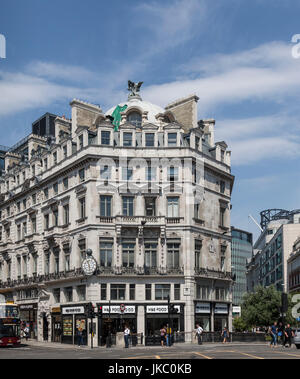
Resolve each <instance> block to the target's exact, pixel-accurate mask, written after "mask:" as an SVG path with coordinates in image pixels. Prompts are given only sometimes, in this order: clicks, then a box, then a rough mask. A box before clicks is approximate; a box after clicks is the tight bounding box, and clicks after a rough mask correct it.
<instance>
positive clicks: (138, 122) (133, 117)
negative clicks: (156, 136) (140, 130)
mask: <svg viewBox="0 0 300 379" xmlns="http://www.w3.org/2000/svg"><path fill="white" fill-rule="evenodd" d="M127 121H128V122H129V123H130V124H132V125H134V126H138V127H140V126H142V116H141V114H140V113H139V112H136V111H135V112H130V113H129V114H128V115H127Z"/></svg>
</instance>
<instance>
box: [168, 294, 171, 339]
mask: <svg viewBox="0 0 300 379" xmlns="http://www.w3.org/2000/svg"><path fill="white" fill-rule="evenodd" d="M170 327H171V325H170V296H169V295H168V330H167V334H168V344H167V346H171V333H170V331H171V329H170Z"/></svg>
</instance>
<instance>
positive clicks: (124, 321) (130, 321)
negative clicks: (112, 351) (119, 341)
mask: <svg viewBox="0 0 300 379" xmlns="http://www.w3.org/2000/svg"><path fill="white" fill-rule="evenodd" d="M125 325H127V326H128V327H129V329H130V332H131V333H136V317H134V318H133V317H128V316H125V315H124V316H122V317H120V316H115V315H114V316H111V322H109V321H108V317H106V318H105V317H103V318H102V319H99V335H98V344H99V345H100V346H104V345H106V340H107V337H108V334H109V330H110V334H111V343H112V345H115V344H116V334H117V333H121V332H124V329H125Z"/></svg>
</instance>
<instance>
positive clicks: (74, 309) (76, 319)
mask: <svg viewBox="0 0 300 379" xmlns="http://www.w3.org/2000/svg"><path fill="white" fill-rule="evenodd" d="M85 305H86V304H76V305H74V306H72V305H67V306H61V342H62V343H66V344H73V345H75V344H77V343H78V331H79V330H82V333H83V345H87V338H88V320H87V317H86V314H85ZM56 322H58V319H56Z"/></svg>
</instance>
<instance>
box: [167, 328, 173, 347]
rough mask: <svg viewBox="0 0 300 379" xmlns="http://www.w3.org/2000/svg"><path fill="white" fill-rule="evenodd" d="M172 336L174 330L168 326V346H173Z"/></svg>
mask: <svg viewBox="0 0 300 379" xmlns="http://www.w3.org/2000/svg"><path fill="white" fill-rule="evenodd" d="M171 334H172V329H171V327H170V325H169V324H167V346H171Z"/></svg>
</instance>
